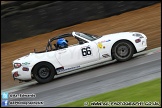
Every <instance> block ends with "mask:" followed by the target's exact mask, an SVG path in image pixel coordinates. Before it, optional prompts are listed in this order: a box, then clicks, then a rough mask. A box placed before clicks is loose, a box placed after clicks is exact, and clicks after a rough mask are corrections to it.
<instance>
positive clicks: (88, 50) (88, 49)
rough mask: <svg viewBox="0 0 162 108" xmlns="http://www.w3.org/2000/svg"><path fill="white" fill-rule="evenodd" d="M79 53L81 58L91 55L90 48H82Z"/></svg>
mask: <svg viewBox="0 0 162 108" xmlns="http://www.w3.org/2000/svg"><path fill="white" fill-rule="evenodd" d="M81 51H82V55H83V56H87V55H91V54H92V53H91V48H90V47H86V48H82V49H81Z"/></svg>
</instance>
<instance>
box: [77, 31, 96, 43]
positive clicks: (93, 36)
mask: <svg viewBox="0 0 162 108" xmlns="http://www.w3.org/2000/svg"><path fill="white" fill-rule="evenodd" d="M75 33H76V35H78V36H81V37H83V38H86V39H88V40H90V41H94V40H96V39H98V37H97V36H95V35H91V34H88V33H80V32H75Z"/></svg>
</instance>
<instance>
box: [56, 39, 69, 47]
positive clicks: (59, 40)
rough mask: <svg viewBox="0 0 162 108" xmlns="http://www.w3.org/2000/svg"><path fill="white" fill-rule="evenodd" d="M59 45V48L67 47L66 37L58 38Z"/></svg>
mask: <svg viewBox="0 0 162 108" xmlns="http://www.w3.org/2000/svg"><path fill="white" fill-rule="evenodd" d="M57 46H58V47H59V48H67V46H68V43H67V41H66V40H65V39H64V38H60V39H58V40H57Z"/></svg>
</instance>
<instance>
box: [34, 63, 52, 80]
mask: <svg viewBox="0 0 162 108" xmlns="http://www.w3.org/2000/svg"><path fill="white" fill-rule="evenodd" d="M54 75H55V69H54V67H53V66H52V65H51V64H50V63H47V62H41V63H39V64H37V65H36V66H35V67H34V69H33V76H34V78H35V80H36V81H37V82H38V83H47V82H50V81H52V79H53V78H54Z"/></svg>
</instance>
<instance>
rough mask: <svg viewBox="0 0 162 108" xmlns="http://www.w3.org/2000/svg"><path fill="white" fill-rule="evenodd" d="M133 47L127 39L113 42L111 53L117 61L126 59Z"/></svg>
mask: <svg viewBox="0 0 162 108" xmlns="http://www.w3.org/2000/svg"><path fill="white" fill-rule="evenodd" d="M133 54H134V47H133V45H132V43H131V42H129V41H119V42H117V43H115V44H114V46H113V49H112V55H113V57H114V58H115V59H116V60H117V61H121V62H123V61H127V60H129V59H131V58H132V56H133Z"/></svg>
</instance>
